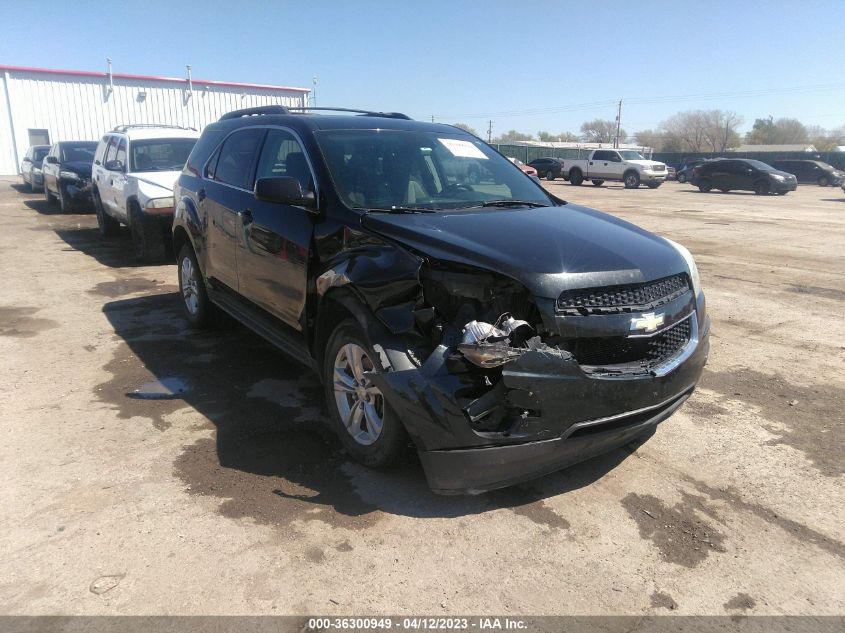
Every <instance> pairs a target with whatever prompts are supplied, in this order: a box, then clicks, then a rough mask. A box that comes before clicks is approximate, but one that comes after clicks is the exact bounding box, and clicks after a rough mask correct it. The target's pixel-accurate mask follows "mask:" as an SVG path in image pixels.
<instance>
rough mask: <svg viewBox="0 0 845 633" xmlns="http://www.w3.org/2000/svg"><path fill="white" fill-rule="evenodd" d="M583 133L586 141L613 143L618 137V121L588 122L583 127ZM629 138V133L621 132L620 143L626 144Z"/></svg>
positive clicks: (595, 120) (600, 120)
mask: <svg viewBox="0 0 845 633" xmlns="http://www.w3.org/2000/svg"><path fill="white" fill-rule="evenodd" d="M581 133H582V134H583V135H584V140H586V141H589V142H591V143H612V142H613V139H614V137H615V136H616V121H610V120H608V119H593V120H592V121H587V122H586V123H584V124H583V125H582V126H581ZM627 138H628V133H627V132H626V131H625V130H620V131H619V142H620V143H621V142H624V141H625V139H627Z"/></svg>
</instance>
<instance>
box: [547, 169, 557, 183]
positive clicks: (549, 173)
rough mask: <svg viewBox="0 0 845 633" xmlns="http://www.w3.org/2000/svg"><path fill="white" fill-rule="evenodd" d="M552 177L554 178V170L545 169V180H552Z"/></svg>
mask: <svg viewBox="0 0 845 633" xmlns="http://www.w3.org/2000/svg"><path fill="white" fill-rule="evenodd" d="M554 179H555V174H554V172H553V171H552V170H551V169H550V170H549V171H547V172H546V180H549V181H551V180H554Z"/></svg>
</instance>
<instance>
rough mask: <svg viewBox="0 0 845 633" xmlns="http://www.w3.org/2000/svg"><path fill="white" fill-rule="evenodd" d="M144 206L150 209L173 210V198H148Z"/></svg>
mask: <svg viewBox="0 0 845 633" xmlns="http://www.w3.org/2000/svg"><path fill="white" fill-rule="evenodd" d="M144 208H145V209H147V210H149V211H173V198H153V199H152V200H147V204H145V205H144Z"/></svg>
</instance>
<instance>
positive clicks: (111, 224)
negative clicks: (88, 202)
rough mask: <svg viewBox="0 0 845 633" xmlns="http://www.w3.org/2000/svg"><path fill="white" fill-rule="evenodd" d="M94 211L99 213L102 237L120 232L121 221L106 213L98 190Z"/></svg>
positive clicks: (95, 196) (98, 220)
mask: <svg viewBox="0 0 845 633" xmlns="http://www.w3.org/2000/svg"><path fill="white" fill-rule="evenodd" d="M94 211H95V212H96V213H97V229H98V230H99V231H100V237H113V236H115V235H117V234H118V233H119V232H120V222H118V221H117V220H115V219H114V218H113V217H111V216H110V215H109V214H108V213H106V210H105V209H104V208H103V201H102V200H100V193H99V192H98V191H95V192H94Z"/></svg>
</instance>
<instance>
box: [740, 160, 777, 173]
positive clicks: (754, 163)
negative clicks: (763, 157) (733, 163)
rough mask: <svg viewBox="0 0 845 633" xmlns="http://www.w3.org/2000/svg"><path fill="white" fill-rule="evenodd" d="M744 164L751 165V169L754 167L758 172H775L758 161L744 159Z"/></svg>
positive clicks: (769, 166) (772, 168)
mask: <svg viewBox="0 0 845 633" xmlns="http://www.w3.org/2000/svg"><path fill="white" fill-rule="evenodd" d="M745 162H746V163H748V164H749V165H751V166H752V167H756V168H757V169H759V170H760V171H777V170H776V169H775V168H774V167H772V166H771V165H767V164H766V163H764V162H762V161H759V160H750V159H746V161H745Z"/></svg>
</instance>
